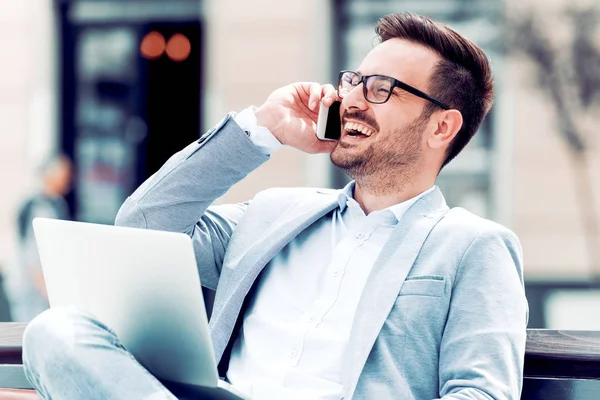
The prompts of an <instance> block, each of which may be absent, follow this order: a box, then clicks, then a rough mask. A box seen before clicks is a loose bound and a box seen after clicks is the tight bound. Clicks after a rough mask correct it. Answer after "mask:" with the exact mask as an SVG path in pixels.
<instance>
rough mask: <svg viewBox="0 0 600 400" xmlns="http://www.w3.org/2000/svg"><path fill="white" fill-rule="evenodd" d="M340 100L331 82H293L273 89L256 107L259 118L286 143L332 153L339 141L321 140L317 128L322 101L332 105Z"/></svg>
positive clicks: (313, 150) (309, 151)
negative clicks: (328, 83) (326, 83)
mask: <svg viewBox="0 0 600 400" xmlns="http://www.w3.org/2000/svg"><path fill="white" fill-rule="evenodd" d="M336 100H339V99H338V97H337V93H336V91H335V89H334V88H333V86H331V85H323V86H321V85H320V84H318V83H315V82H301V83H293V84H291V85H287V86H284V87H282V88H280V89H277V90H275V91H274V92H273V93H271V95H269V97H268V98H267V100H266V101H265V103H264V104H263V105H262V106H260V107H259V108H258V109H257V110H256V119H257V122H258V125H259V126H264V127H266V128H267V129H269V131H271V133H272V134H273V135H274V136H275V137H276V138H277V140H279V141H280V142H281V143H282V144H285V145H288V146H292V147H295V148H297V149H299V150H302V151H305V152H307V153H331V151H332V150H333V148H334V147H335V146H336V143H335V142H332V141H324V140H319V139H318V138H317V136H316V134H315V132H316V124H317V118H318V116H319V106H320V101H322V102H323V104H324V105H325V106H327V107H329V106H331V104H332V103H333V102H334V101H336Z"/></svg>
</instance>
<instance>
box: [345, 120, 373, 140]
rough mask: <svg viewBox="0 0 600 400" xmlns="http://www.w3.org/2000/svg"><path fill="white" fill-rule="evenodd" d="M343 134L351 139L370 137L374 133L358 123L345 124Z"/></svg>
mask: <svg viewBox="0 0 600 400" xmlns="http://www.w3.org/2000/svg"><path fill="white" fill-rule="evenodd" d="M344 132H345V133H346V134H347V135H348V136H352V137H370V136H371V135H373V134H374V133H375V131H374V130H373V129H372V128H369V127H368V126H366V125H363V124H361V123H359V122H346V123H345V124H344Z"/></svg>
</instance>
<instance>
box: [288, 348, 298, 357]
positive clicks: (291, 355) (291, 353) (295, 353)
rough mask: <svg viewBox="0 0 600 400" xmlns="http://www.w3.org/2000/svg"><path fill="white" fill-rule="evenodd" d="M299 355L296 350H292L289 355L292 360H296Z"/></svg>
mask: <svg viewBox="0 0 600 400" xmlns="http://www.w3.org/2000/svg"><path fill="white" fill-rule="evenodd" d="M297 355H298V352H297V351H296V349H292V350H290V352H289V353H288V356H290V358H294V357H296V356H297Z"/></svg>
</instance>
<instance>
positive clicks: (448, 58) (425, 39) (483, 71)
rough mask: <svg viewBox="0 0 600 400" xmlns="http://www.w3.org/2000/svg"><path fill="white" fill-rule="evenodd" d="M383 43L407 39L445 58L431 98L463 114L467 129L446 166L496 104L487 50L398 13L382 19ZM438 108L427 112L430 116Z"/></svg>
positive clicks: (433, 80)
mask: <svg viewBox="0 0 600 400" xmlns="http://www.w3.org/2000/svg"><path fill="white" fill-rule="evenodd" d="M375 31H376V32H377V35H378V36H379V38H380V39H381V41H382V42H385V41H386V40H389V39H394V38H399V39H406V40H409V41H411V42H414V43H418V44H421V45H423V46H425V47H428V48H430V49H432V50H434V51H435V52H436V53H438V54H439V55H440V56H441V57H442V61H440V62H439V63H438V64H437V65H436V67H435V69H434V70H433V72H432V74H431V77H430V79H429V88H428V90H429V93H428V94H429V95H430V96H432V97H434V98H436V99H438V100H440V101H441V102H443V103H445V104H448V105H449V106H450V107H451V108H454V109H457V110H458V111H460V113H461V114H462V117H463V125H462V127H461V129H460V130H459V131H458V133H457V134H456V137H455V138H454V140H452V142H451V143H450V145H449V146H448V151H447V152H446V159H445V160H444V163H443V164H442V168H443V167H444V166H446V164H448V163H449V162H450V161H451V160H452V159H453V158H454V157H456V155H457V154H458V153H460V152H461V151H462V149H463V148H464V147H465V146H466V145H467V143H469V141H470V140H471V138H472V137H473V136H474V135H475V133H476V132H477V129H478V128H479V125H481V122H482V121H483V118H484V117H485V116H486V114H487V113H488V111H489V110H490V108H491V107H492V103H493V101H494V86H493V79H492V69H491V67H490V64H489V61H488V58H487V56H486V55H485V53H484V52H483V50H481V49H480V48H479V47H478V46H477V45H476V44H475V43H473V42H472V41H470V40H469V39H466V38H465V37H463V36H461V35H460V34H458V33H457V32H456V31H454V30H453V29H451V28H450V27H448V26H447V25H444V24H442V23H439V22H435V21H433V20H432V19H430V18H428V17H424V16H421V15H415V14H412V13H407V12H405V13H396V14H389V15H386V16H385V17H382V18H381V19H380V20H379V22H378V23H377V27H376V28H375ZM436 109H437V106H436V105H434V104H430V105H428V106H427V108H426V109H425V110H424V114H425V115H426V116H430V115H431V114H433V112H434V111H435V110H436Z"/></svg>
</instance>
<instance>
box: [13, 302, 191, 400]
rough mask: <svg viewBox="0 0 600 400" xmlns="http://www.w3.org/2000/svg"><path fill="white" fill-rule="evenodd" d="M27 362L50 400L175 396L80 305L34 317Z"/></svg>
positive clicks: (170, 398) (33, 379)
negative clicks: (80, 307)
mask: <svg viewBox="0 0 600 400" xmlns="http://www.w3.org/2000/svg"><path fill="white" fill-rule="evenodd" d="M23 365H24V368H25V375H26V376H27V379H28V380H29V382H30V383H31V384H32V385H33V387H34V388H35V389H36V390H37V391H38V393H39V394H40V396H41V397H42V398H43V399H47V400H51V399H54V400H57V399H60V400H71V399H73V400H75V399H77V400H79V399H89V400H92V399H99V400H100V399H102V400H112V399H115V400H117V399H118V400H122V399H127V400H136V399H143V400H176V399H177V397H175V395H174V394H173V393H172V392H170V391H169V390H168V389H167V388H165V386H164V385H163V384H162V383H160V382H159V381H158V379H156V378H155V377H154V376H153V375H152V374H150V372H148V371H147V370H146V369H145V368H144V367H142V366H141V365H140V364H139V363H138V362H137V361H136V360H135V358H133V356H132V355H131V354H130V353H129V352H127V350H125V348H124V347H123V345H122V344H121V342H120V341H119V339H118V338H117V336H116V335H115V333H114V332H113V331H112V330H111V329H110V328H109V327H107V326H106V325H104V324H102V323H101V322H99V321H97V320H95V319H94V318H93V317H92V316H91V315H89V314H87V313H84V312H82V311H80V310H78V309H76V308H71V307H69V308H53V309H50V310H47V311H44V312H43V313H42V314H40V315H38V316H37V317H36V318H35V319H33V321H31V323H30V324H29V325H28V326H27V329H26V330H25V333H24V336H23ZM178 396H179V394H178ZM180 399H181V397H180Z"/></svg>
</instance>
